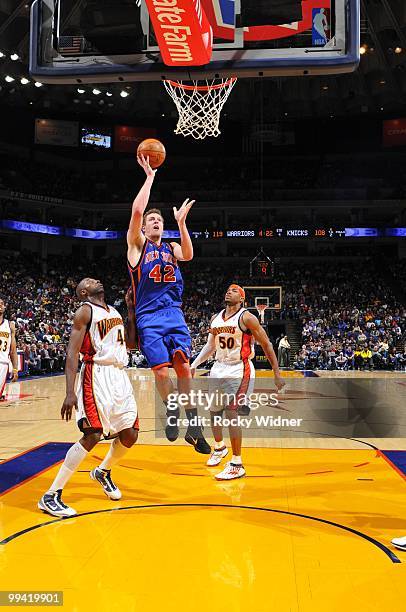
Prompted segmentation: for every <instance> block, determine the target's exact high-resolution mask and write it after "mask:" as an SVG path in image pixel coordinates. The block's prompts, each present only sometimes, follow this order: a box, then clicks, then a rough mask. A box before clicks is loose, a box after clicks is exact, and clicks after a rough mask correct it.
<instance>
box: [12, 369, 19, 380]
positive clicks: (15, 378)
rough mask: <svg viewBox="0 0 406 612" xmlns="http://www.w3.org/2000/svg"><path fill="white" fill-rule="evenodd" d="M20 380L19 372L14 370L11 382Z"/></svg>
mask: <svg viewBox="0 0 406 612" xmlns="http://www.w3.org/2000/svg"><path fill="white" fill-rule="evenodd" d="M17 380H18V370H13V378H12V379H11V382H17Z"/></svg>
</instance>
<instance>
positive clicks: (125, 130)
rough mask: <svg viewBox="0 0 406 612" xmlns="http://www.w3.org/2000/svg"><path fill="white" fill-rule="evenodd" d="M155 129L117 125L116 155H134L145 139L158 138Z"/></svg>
mask: <svg viewBox="0 0 406 612" xmlns="http://www.w3.org/2000/svg"><path fill="white" fill-rule="evenodd" d="M156 136H157V132H156V129H155V128H147V127H131V126H129V125H116V127H115V130H114V150H115V151H116V153H134V154H135V152H136V150H137V147H138V145H139V144H140V142H141V141H142V140H145V138H156Z"/></svg>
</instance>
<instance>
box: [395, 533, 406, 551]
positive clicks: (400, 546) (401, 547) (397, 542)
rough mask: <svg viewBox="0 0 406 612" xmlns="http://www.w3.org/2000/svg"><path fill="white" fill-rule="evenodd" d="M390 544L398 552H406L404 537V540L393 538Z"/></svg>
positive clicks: (405, 538)
mask: <svg viewBox="0 0 406 612" xmlns="http://www.w3.org/2000/svg"><path fill="white" fill-rule="evenodd" d="M392 544H393V546H396V548H398V549H399V550H404V551H406V536H405V537H404V538H393V540H392Z"/></svg>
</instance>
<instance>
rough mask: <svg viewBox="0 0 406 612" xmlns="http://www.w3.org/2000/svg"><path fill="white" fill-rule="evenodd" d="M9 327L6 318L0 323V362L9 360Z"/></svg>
mask: <svg viewBox="0 0 406 612" xmlns="http://www.w3.org/2000/svg"><path fill="white" fill-rule="evenodd" d="M10 347H11V327H10V322H9V321H8V320H7V319H4V320H3V323H1V325H0V363H8V362H9V360H10Z"/></svg>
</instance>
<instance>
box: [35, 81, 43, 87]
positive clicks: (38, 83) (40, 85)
mask: <svg viewBox="0 0 406 612" xmlns="http://www.w3.org/2000/svg"><path fill="white" fill-rule="evenodd" d="M34 85H35V87H42V83H40V82H39V81H35V83H34Z"/></svg>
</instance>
